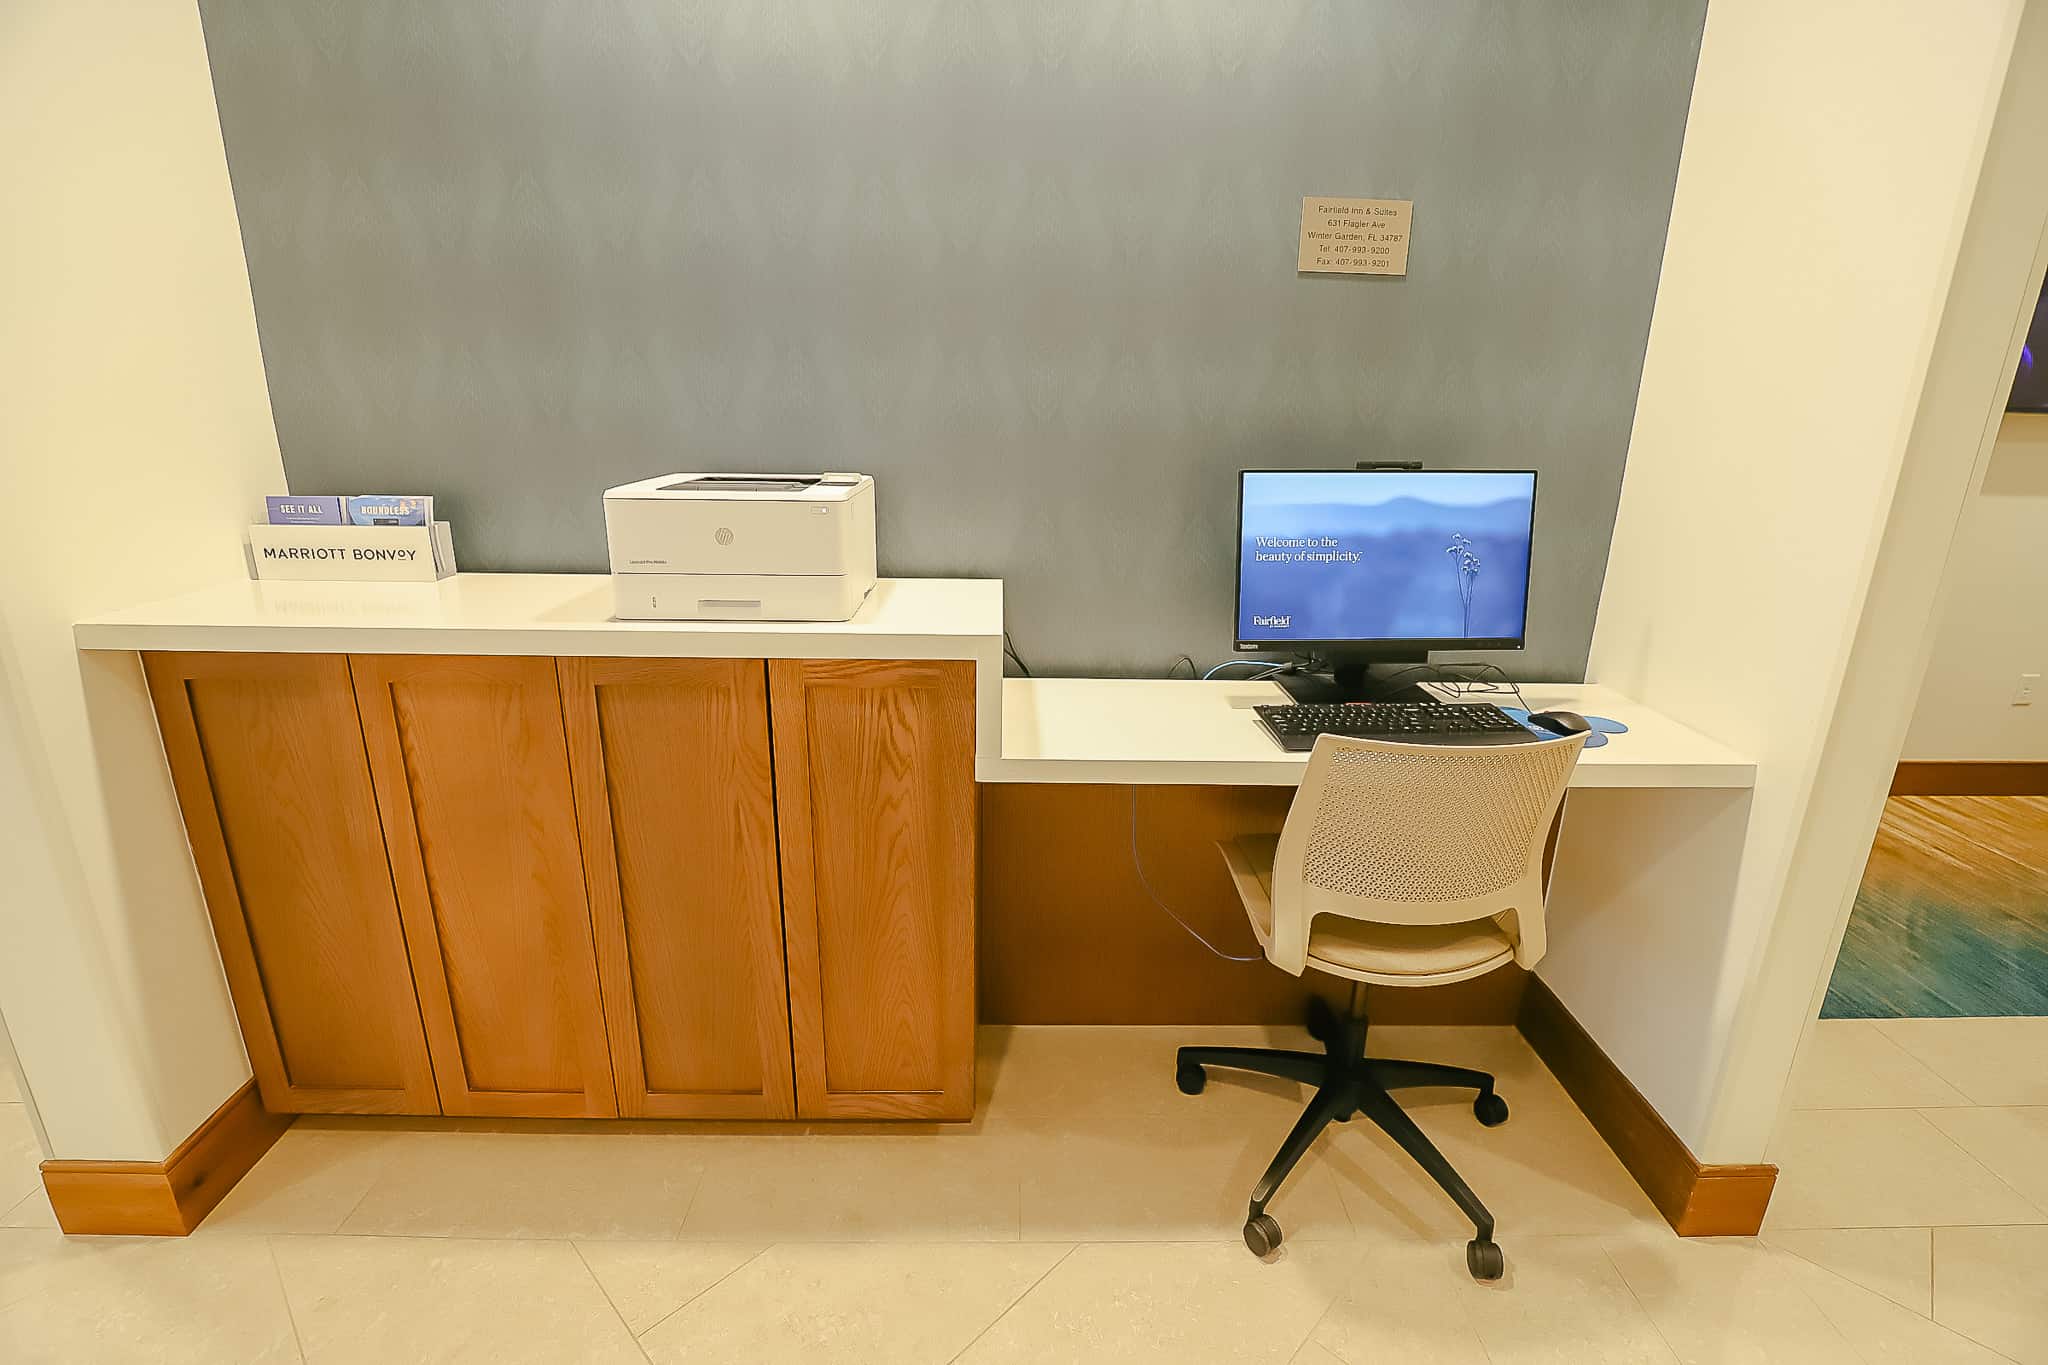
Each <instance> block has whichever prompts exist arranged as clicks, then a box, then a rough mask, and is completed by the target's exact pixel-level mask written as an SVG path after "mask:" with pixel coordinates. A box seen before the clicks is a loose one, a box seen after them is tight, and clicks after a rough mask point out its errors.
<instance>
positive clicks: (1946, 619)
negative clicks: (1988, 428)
mask: <svg viewBox="0 0 2048 1365" xmlns="http://www.w3.org/2000/svg"><path fill="white" fill-rule="evenodd" d="M1942 596H1943V606H1942V613H1941V627H1940V630H1939V632H1938V633H1937V634H1936V636H1935V641H1934V654H1933V657H1932V658H1930V659H1929V661H1928V665H1927V677H1926V680H1925V681H1924V682H1922V684H1921V687H1920V704H1919V707H1918V708H1917V709H1916V710H1915V712H1914V715H1913V728H1912V729H1911V730H1910V731H1909V732H1908V733H1907V736H1906V752H1905V757H1906V758H1908V759H1912V760H1916V761H1921V762H1935V761H1943V760H1969V761H2008V762H2032V763H2041V762H2048V688H2041V689H2038V690H2037V700H2036V701H2035V702H2034V704H2033V705H2032V706H2014V705H2013V704H2012V696H2013V690H2014V688H2015V686H2016V685H2017V684H2018V682H2019V677H2020V674H2022V673H2039V674H2041V675H2043V677H2044V678H2048V414H2043V413H2020V412H2016V413H2012V414H2010V415H2008V416H2007V417H2006V418H2005V423H2004V425H2003V426H2002V427H2000V429H1999V433H1998V444H1997V446H1996V448H1995V449H1994V450H1993V451H1992V455H1991V467H1990V469H1989V470H1988V471H1987V472H1986V473H1985V476H1984V486H1983V488H1982V489H1981V490H1980V491H1979V492H1978V493H1977V495H1976V496H1975V497H1973V498H1971V499H1970V504H1969V506H1968V508H1967V509H1965V511H1964V513H1963V522H1962V527H1961V531H1960V534H1958V536H1957V537H1956V547H1955V553H1954V555H1953V556H1951V557H1950V559H1949V563H1948V571H1947V578H1946V580H1945V582H1944V583H1943V585H1942Z"/></svg>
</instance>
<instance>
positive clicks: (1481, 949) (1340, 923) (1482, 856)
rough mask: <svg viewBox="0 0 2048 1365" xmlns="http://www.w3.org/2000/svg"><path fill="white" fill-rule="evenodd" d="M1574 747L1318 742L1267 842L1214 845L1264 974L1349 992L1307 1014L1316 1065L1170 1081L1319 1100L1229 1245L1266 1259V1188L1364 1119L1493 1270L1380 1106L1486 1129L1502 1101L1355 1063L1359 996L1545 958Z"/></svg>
mask: <svg viewBox="0 0 2048 1365" xmlns="http://www.w3.org/2000/svg"><path fill="white" fill-rule="evenodd" d="M1585 743H1586V737H1585V736H1584V735H1572V736H1570V737H1568V738H1563V739H1554V740H1548V741H1546V742H1543V743H1539V744H1507V745H1498V746H1493V745H1488V746H1473V747H1466V746H1452V745H1429V744H1397V743H1391V742H1387V741H1382V740H1372V739H1349V738H1345V737H1342V736H1339V735H1322V736H1320V737H1318V738H1317V740H1316V745H1315V749H1314V750H1313V751H1312V752H1311V753H1310V755H1309V761H1308V771H1307V773H1306V774H1305V775H1304V776H1303V778H1302V782H1301V789H1300V790H1299V791H1298V792H1297V793H1296V794H1295V797H1294V803H1293V805H1292V806H1290V807H1289V808H1288V811H1287V820H1286V823H1285V824H1284V825H1283V826H1282V828H1281V831H1280V833H1279V834H1278V835H1277V836H1275V835H1271V834H1263V835H1250V836H1247V837H1245V838H1241V839H1236V840H1233V841H1231V842H1230V843H1227V844H1223V845H1220V847H1221V848H1222V850H1223V857H1224V861H1225V862H1226V863H1227V864H1228V866H1229V869H1230V876H1231V879H1232V880H1233V881H1234V882H1236V884H1237V892H1238V895H1239V897H1240V898H1241V899H1242V900H1243V901H1244V907H1245V913H1246V915H1247V916H1249V917H1250V919H1251V924H1252V931H1253V933H1255V934H1256V935H1257V936H1258V939H1259V943H1260V945H1261V946H1262V947H1263V948H1264V949H1265V951H1266V957H1267V959H1268V960H1269V961H1271V962H1272V963H1273V964H1274V965H1275V966H1277V967H1280V968H1282V969H1283V970H1286V971H1289V972H1292V973H1294V974H1295V975H1296V976H1299V975H1301V973H1302V971H1303V970H1304V969H1308V968H1313V969H1314V970H1316V971H1319V972H1326V973H1328V974H1329V975H1331V976H1337V977H1342V978H1344V979H1345V980H1348V981H1350V982H1351V983H1352V986H1351V1009H1350V1013H1349V1016H1348V1017H1347V1018H1344V1019H1339V1018H1337V1017H1336V1016H1335V1011H1333V1010H1332V1009H1331V1008H1330V1007H1329V1006H1328V1005H1327V1004H1325V1003H1324V1002H1323V1001H1322V1000H1320V999H1315V1000H1312V1001H1311V1002H1310V1009H1309V1033H1310V1034H1311V1035H1312V1036H1313V1037H1314V1038H1315V1039H1316V1041H1317V1042H1319V1043H1321V1044H1322V1045H1323V1052H1322V1053H1321V1054H1320V1055H1319V1054H1317V1053H1313V1052H1290V1051H1286V1050H1284V1049H1280V1048H1260V1047H1184V1048H1182V1049H1180V1052H1179V1054H1178V1057H1177V1065H1176V1068H1175V1072H1176V1075H1175V1079H1176V1080H1177V1081H1178V1083H1179V1085H1180V1088H1181V1090H1182V1091H1183V1092H1185V1093H1187V1094H1190V1095H1199V1094H1201V1093H1202V1087H1203V1086H1204V1084H1206V1082H1207V1072H1206V1070H1205V1069H1204V1068H1206V1067H1211V1066H1221V1067H1229V1068H1232V1069H1235V1070H1239V1071H1255V1072H1259V1073H1261V1074H1263V1075H1268V1076H1280V1077H1284V1078H1286V1079H1288V1080H1293V1081H1299V1082H1301V1083H1303V1084H1305V1085H1313V1086H1315V1087H1316V1093H1315V1096H1314V1098H1312V1099H1311V1100H1310V1101H1309V1103H1308V1108H1307V1109H1306V1110H1305V1111H1303V1113H1302V1115H1301V1117H1300V1118H1299V1119H1298V1120H1296V1122H1295V1124H1294V1129H1293V1131H1292V1132H1290V1133H1288V1135H1287V1140H1286V1142H1284V1143H1282V1144H1281V1146H1280V1151H1279V1154H1278V1155H1276V1156H1275V1157H1274V1158H1273V1162H1272V1164H1271V1165H1270V1166H1268V1167H1267V1168H1266V1174H1265V1175H1264V1176H1263V1177H1262V1178H1261V1179H1260V1180H1259V1183H1258V1185H1257V1186H1256V1187H1255V1188H1254V1189H1253V1190H1252V1198H1251V1209H1250V1212H1249V1213H1247V1214H1246V1216H1245V1225H1244V1240H1245V1245H1247V1246H1249V1247H1250V1248H1251V1249H1252V1251H1253V1252H1255V1253H1256V1254H1258V1255H1261V1256H1264V1255H1267V1254H1269V1253H1271V1252H1272V1251H1274V1250H1275V1249H1276V1248H1278V1247H1279V1245H1280V1237H1281V1233H1280V1225H1279V1223H1277V1222H1275V1221H1274V1219H1273V1217H1272V1215H1270V1214H1268V1213H1267V1212H1266V1205H1267V1203H1268V1202H1269V1201H1270V1200H1271V1199H1272V1198H1273V1196H1274V1194H1275V1193H1276V1192H1278V1190H1279V1188H1280V1183H1281V1182H1282V1181H1283V1180H1285V1179H1286V1178H1287V1173H1288V1172H1289V1171H1291V1170H1293V1169H1294V1166H1295V1163H1296V1162H1298V1161H1300V1160H1301V1157H1302V1154H1303V1153H1305V1152H1306V1151H1308V1149H1309V1147H1310V1146H1311V1145H1312V1144H1313V1143H1314V1142H1315V1140H1316V1137H1317V1135H1319V1134H1320V1133H1321V1132H1322V1131H1323V1129H1324V1128H1325V1127H1326V1126H1328V1125H1329V1124H1331V1123H1337V1122H1342V1121H1345V1120H1348V1119H1350V1118H1352V1117H1353V1116H1354V1115H1357V1114H1363V1115H1364V1116H1365V1117H1366V1118H1368V1119H1371V1120H1372V1121H1373V1122H1374V1123H1376V1124H1378V1125H1379V1126H1380V1127H1381V1128H1382V1129H1384V1130H1385V1131H1386V1133H1387V1135H1388V1136H1389V1137H1391V1138H1393V1139H1394V1141H1396V1142H1398V1143H1400V1144H1401V1147H1402V1149H1403V1150H1404V1151H1406V1152H1407V1153H1408V1155H1409V1156H1411V1157H1413V1158H1414V1159H1415V1161H1416V1163H1417V1164H1418V1165H1420V1166H1421V1167H1422V1169H1423V1170H1425V1171H1427V1172H1428V1173H1429V1175H1430V1177H1431V1178H1432V1179H1434V1180H1435V1181H1436V1183H1437V1184H1439V1185H1441V1186H1442V1187H1443V1189H1444V1192H1445V1193H1446V1194H1448V1195H1450V1197H1451V1198H1452V1199H1454V1200H1456V1201H1457V1204H1458V1207H1459V1208H1461V1209H1463V1210H1464V1211H1465V1214H1466V1216H1467V1217H1469V1218H1470V1219H1471V1220H1472V1225H1473V1228H1474V1229H1475V1231H1476V1234H1477V1235H1476V1236H1474V1237H1473V1239H1472V1240H1471V1241H1470V1242H1468V1243H1467V1244H1466V1246H1465V1264H1466V1267H1467V1268H1468V1269H1469V1270H1471V1272H1472V1276H1473V1278H1474V1279H1478V1280H1496V1279H1499V1278H1500V1275H1501V1272H1502V1270H1503V1269H1505V1267H1506V1261H1505V1259H1504V1258H1503V1256H1502V1255H1501V1250H1500V1247H1499V1246H1498V1245H1496V1244H1495V1242H1494V1240H1493V1215H1492V1214H1490V1213H1488V1212H1487V1211H1486V1205H1484V1204H1482V1203H1480V1202H1479V1197H1478V1196H1477V1195H1475V1194H1474V1193H1473V1192H1472V1188H1471V1186H1469V1185H1467V1184H1466V1183H1465V1182H1464V1180H1463V1179H1462V1178H1460V1177H1459V1175H1458V1173H1457V1171H1456V1170H1454V1169H1453V1168H1452V1166H1451V1163H1450V1162H1448V1161H1446V1160H1445V1159H1444V1156H1443V1153H1441V1152H1439V1151H1437V1149H1436V1147H1435V1145H1434V1144H1432V1143H1431V1142H1430V1140H1429V1138H1428V1137H1427V1136H1425V1135H1424V1134H1423V1132H1422V1130H1421V1129H1420V1128H1418V1127H1416V1126H1415V1121H1414V1120H1413V1119H1411V1118H1409V1117H1408V1115H1407V1114H1406V1113H1405V1112H1403V1111H1402V1109H1401V1106H1400V1105H1398V1104H1396V1103H1395V1102H1394V1100H1393V1097H1392V1094H1391V1093H1390V1092H1392V1091H1395V1090H1405V1089H1410V1088H1413V1087H1417V1086H1454V1087H1466V1088H1470V1089H1474V1090H1477V1091H1478V1092H1479V1094H1478V1098H1477V1099H1475V1100H1474V1101H1473V1102H1472V1112H1473V1114H1474V1115H1475V1116H1476V1117H1477V1118H1478V1120H1479V1121H1480V1122H1481V1123H1482V1124H1485V1125H1486V1126H1487V1127H1489V1128H1491V1127H1494V1126H1496V1125H1498V1124H1501V1123H1505V1122H1506V1121H1507V1117H1508V1106H1507V1102H1506V1101H1505V1100H1503V1099H1502V1098H1501V1097H1500V1096H1499V1095H1497V1094H1495V1093H1494V1089H1493V1077H1492V1076H1490V1075H1488V1074H1487V1073H1485V1072H1483V1071H1470V1070H1466V1069H1465V1068H1463V1067H1455V1066H1439V1065H1437V1064H1435V1063H1433V1062H1402V1061H1391V1060H1386V1059H1383V1058H1379V1057H1367V1056H1366V1055H1365V1033H1366V1017H1365V1008H1364V999H1365V985H1366V983H1371V984H1373V985H1378V986H1439V985H1444V984H1447V983H1449V982H1453V981H1464V980H1468V979H1469V978H1471V977H1475V976H1479V975H1482V974H1484V973H1486V972H1490V971H1492V970H1493V969H1494V968H1496V967H1503V966H1506V965H1507V964H1508V963H1510V962H1515V963H1519V964H1520V965H1521V966H1523V967H1525V968H1527V967H1533V966H1534V965H1535V964H1536V962H1537V960H1538V959H1539V958H1541V957H1542V956H1543V946H1544V937H1543V848H1544V843H1545V841H1546V840H1547V838H1548V835H1549V832H1550V827H1551V822H1552V821H1553V820H1554V819H1555V818H1556V815H1557V810H1558V806H1559V805H1560V803H1562V802H1563V800H1564V792H1565V785H1566V783H1567V782H1569V781H1570V779H1571V774H1572V767H1573V765H1574V764H1576V763H1577V762H1578V758H1579V751H1580V750H1581V749H1583V748H1584V747H1585Z"/></svg>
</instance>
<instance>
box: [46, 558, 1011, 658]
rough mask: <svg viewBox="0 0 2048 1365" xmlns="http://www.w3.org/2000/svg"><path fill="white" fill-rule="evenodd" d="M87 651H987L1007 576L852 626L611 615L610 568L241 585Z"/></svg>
mask: <svg viewBox="0 0 2048 1365" xmlns="http://www.w3.org/2000/svg"><path fill="white" fill-rule="evenodd" d="M72 636H73V639H74V640H75V641H76V642H77V644H78V647H79V648H80V649H167V650H222V651H229V652H252V653H274V654H326V653H351V654H554V655H570V656H599V655H604V656H612V657H619V656H626V657H635V658H641V657H657V658H660V657H667V658H733V657H747V656H752V657H754V658H769V659H847V658H882V659H985V660H987V661H988V662H990V663H991V664H994V665H996V666H997V667H998V670H1000V664H1001V661H1002V649H1003V584H1002V580H1000V579H992V578H991V579H978V578H885V579H882V580H881V581H880V582H878V583H876V584H875V589H874V591H873V592H871V593H870V594H868V600H867V601H866V602H863V603H862V604H861V608H860V610H859V611H857V612H855V613H854V615H853V619H852V620H850V621H614V620H613V619H612V587H611V577H610V575H608V574H514V573H464V574H456V575H455V576H454V577H452V578H444V579H442V580H441V581H440V582H438V583H314V582H268V583H258V582H254V581H248V580H243V579H236V580H233V581H230V582H226V583H216V584H214V585H213V586H211V587H206V588H201V589H199V590H198V591H196V592H189V593H186V594H184V595H183V596H179V597H170V598H166V599H164V600H162V601H159V602H149V603H145V604H144V605H142V606H138V607H129V608H125V609H123V610H121V611H112V612H106V613H104V614H101V615H98V616H93V617H88V618H87V619H85V620H83V621H80V622H78V623H77V624H76V625H75V626H74V627H73V628H72Z"/></svg>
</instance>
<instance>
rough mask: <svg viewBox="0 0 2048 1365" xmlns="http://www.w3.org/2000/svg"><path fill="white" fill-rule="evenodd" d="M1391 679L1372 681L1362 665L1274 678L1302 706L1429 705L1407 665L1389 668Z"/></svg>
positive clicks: (1426, 695) (1429, 698)
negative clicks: (1368, 703)
mask: <svg viewBox="0 0 2048 1365" xmlns="http://www.w3.org/2000/svg"><path fill="white" fill-rule="evenodd" d="M1388 672H1389V673H1390V674H1393V675H1396V676H1395V677H1393V678H1383V679H1375V678H1374V677H1373V676H1372V672H1371V670H1370V669H1369V668H1368V666H1367V665H1365V664H1350V663H1340V664H1338V665H1337V666H1336V667H1335V668H1333V669H1331V670H1330V672H1328V673H1289V674H1284V675H1282V676H1280V677H1277V678H1275V679H1273V681H1274V682H1276V683H1279V684H1280V686H1282V687H1283V688H1285V689H1287V695H1288V696H1289V697H1291V698H1293V699H1294V700H1295V701H1296V702H1297V703H1299V704H1301V705H1303V706H1326V705H1331V704H1334V703H1338V702H1353V701H1390V702H1432V701H1436V700H1438V698H1436V697H1433V696H1431V695H1430V694H1429V693H1428V692H1426V691H1424V690H1423V688H1422V687H1421V686H1420V685H1419V684H1417V683H1413V682H1405V681H1400V680H1399V679H1400V678H1403V677H1413V676H1414V674H1412V673H1409V672H1408V671H1407V668H1406V666H1402V667H1395V668H1390V669H1389V670H1388Z"/></svg>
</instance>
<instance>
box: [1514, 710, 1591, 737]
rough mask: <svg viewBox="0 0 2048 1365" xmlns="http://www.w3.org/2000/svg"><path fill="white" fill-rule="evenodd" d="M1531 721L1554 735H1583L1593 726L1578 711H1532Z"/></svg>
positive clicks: (1538, 727) (1530, 714)
mask: <svg viewBox="0 0 2048 1365" xmlns="http://www.w3.org/2000/svg"><path fill="white" fill-rule="evenodd" d="M1529 723H1530V724H1531V725H1533V726H1535V727H1536V728H1537V729H1539V730H1548V731H1549V732H1550V733H1551V734H1553V735H1583V734H1586V733H1587V732H1588V731H1590V730H1591V729H1592V728H1593V727H1592V726H1591V725H1590V724H1588V723H1587V721H1586V718H1585V717H1584V716H1582V715H1580V714H1579V713H1578V712H1576V711H1531V712H1530V713H1529Z"/></svg>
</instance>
